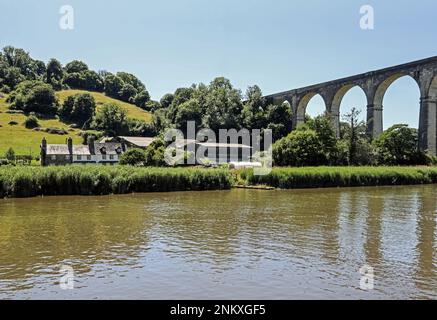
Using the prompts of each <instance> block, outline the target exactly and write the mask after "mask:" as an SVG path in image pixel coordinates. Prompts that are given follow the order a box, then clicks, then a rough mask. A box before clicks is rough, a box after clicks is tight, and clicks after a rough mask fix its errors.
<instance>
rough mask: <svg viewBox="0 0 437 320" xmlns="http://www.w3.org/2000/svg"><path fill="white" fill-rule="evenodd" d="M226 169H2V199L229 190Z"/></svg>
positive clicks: (115, 167)
mask: <svg viewBox="0 0 437 320" xmlns="http://www.w3.org/2000/svg"><path fill="white" fill-rule="evenodd" d="M231 186H232V176H231V174H230V171H229V170H226V169H202V168H138V167H128V166H127V167H126V166H113V167H105V166H86V167H84V166H65V167H10V166H3V167H0V198H4V197H33V196H38V195H104V194H112V193H113V194H123V193H131V192H156V191H159V192H166V191H185V190H196V191H200V190H218V189H230V188H231Z"/></svg>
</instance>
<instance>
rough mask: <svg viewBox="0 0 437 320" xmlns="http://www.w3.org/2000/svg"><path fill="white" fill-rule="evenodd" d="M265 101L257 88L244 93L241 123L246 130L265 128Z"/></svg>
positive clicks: (250, 88) (254, 87)
mask: <svg viewBox="0 0 437 320" xmlns="http://www.w3.org/2000/svg"><path fill="white" fill-rule="evenodd" d="M264 108H265V99H264V98H263V96H262V92H261V89H260V88H259V87H258V86H253V87H249V88H248V89H247V91H246V102H245V104H244V107H243V115H242V117H243V123H244V126H245V127H246V128H247V129H262V128H265V127H266V126H267V119H266V115H265V110H264Z"/></svg>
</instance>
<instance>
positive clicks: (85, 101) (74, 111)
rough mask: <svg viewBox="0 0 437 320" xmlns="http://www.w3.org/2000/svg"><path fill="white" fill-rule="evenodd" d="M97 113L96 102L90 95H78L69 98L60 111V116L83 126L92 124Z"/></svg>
mask: <svg viewBox="0 0 437 320" xmlns="http://www.w3.org/2000/svg"><path fill="white" fill-rule="evenodd" d="M95 111H96V102H95V100H94V97H93V96H92V95H91V94H89V93H78V94H75V95H73V96H68V97H67V98H66V99H65V100H64V103H63V104H62V107H61V108H60V110H59V115H60V117H61V118H62V119H64V120H66V121H72V122H75V123H76V124H78V125H80V126H82V125H84V124H85V123H87V122H90V120H91V119H92V117H93V115H94V113H95Z"/></svg>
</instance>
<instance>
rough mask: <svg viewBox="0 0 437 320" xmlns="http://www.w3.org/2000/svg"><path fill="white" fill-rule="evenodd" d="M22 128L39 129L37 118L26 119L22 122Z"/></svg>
mask: <svg viewBox="0 0 437 320" xmlns="http://www.w3.org/2000/svg"><path fill="white" fill-rule="evenodd" d="M24 126H25V127H26V128H27V129H34V128H37V127H39V123H38V118H37V117H35V116H29V117H27V118H26V120H25V121H24Z"/></svg>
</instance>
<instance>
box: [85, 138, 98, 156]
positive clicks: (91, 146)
mask: <svg viewBox="0 0 437 320" xmlns="http://www.w3.org/2000/svg"><path fill="white" fill-rule="evenodd" d="M94 141H95V138H94V136H92V135H91V136H88V138H87V142H88V148H89V150H90V153H91V154H95V153H96V152H95V150H94Z"/></svg>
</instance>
